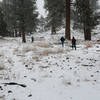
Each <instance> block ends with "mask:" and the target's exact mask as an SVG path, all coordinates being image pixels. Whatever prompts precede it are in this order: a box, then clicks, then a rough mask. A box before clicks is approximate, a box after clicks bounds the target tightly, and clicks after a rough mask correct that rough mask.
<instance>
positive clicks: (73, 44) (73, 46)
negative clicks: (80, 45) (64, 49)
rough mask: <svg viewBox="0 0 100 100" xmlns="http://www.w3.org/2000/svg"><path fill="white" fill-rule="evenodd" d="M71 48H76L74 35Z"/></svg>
mask: <svg viewBox="0 0 100 100" xmlns="http://www.w3.org/2000/svg"><path fill="white" fill-rule="evenodd" d="M73 48H75V50H76V39H75V38H74V37H73V38H72V49H73Z"/></svg>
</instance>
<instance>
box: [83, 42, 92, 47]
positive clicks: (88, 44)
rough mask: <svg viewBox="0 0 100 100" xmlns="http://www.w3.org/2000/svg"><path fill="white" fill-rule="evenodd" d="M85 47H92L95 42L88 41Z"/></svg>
mask: <svg viewBox="0 0 100 100" xmlns="http://www.w3.org/2000/svg"><path fill="white" fill-rule="evenodd" d="M85 45H86V46H85V48H91V47H92V46H93V43H91V42H87V44H85Z"/></svg>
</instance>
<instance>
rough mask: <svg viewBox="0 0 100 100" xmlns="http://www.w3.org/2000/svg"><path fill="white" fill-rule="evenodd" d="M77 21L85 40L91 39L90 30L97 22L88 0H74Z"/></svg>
mask: <svg viewBox="0 0 100 100" xmlns="http://www.w3.org/2000/svg"><path fill="white" fill-rule="evenodd" d="M75 7H76V14H77V18H78V19H77V22H79V23H81V24H82V26H83V30H84V38H85V40H91V31H92V29H93V28H94V27H95V26H96V24H97V16H96V15H95V12H94V10H93V9H92V8H91V5H90V2H89V0H76V3H75Z"/></svg>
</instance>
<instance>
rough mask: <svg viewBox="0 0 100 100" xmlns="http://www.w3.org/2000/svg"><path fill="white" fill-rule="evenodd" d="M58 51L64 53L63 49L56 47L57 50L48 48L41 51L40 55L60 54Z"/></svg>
mask: <svg viewBox="0 0 100 100" xmlns="http://www.w3.org/2000/svg"><path fill="white" fill-rule="evenodd" d="M58 53H63V50H62V49H55V50H51V49H47V50H44V51H42V52H40V53H39V55H40V56H48V55H49V54H58Z"/></svg>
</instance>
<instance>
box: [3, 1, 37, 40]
mask: <svg viewBox="0 0 100 100" xmlns="http://www.w3.org/2000/svg"><path fill="white" fill-rule="evenodd" d="M3 8H4V12H5V16H6V17H5V21H7V26H8V29H9V30H10V31H13V32H15V33H16V34H17V31H18V32H20V33H21V35H22V42H26V39H25V34H26V33H29V32H33V31H36V28H37V23H38V19H37V17H38V13H37V11H36V0H9V2H7V1H6V0H3ZM8 12H9V14H8ZM16 36H17V35H16Z"/></svg>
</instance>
